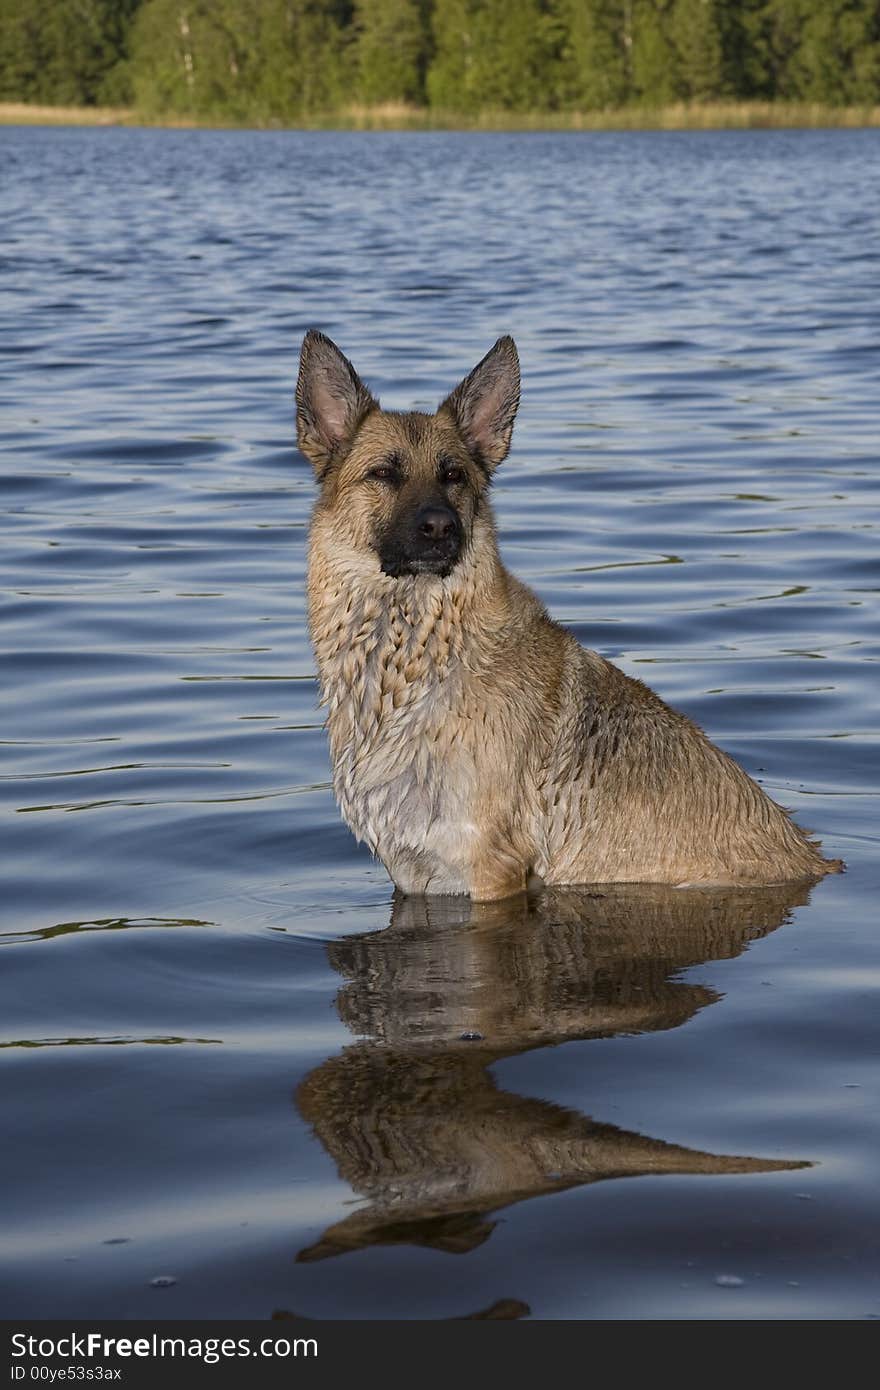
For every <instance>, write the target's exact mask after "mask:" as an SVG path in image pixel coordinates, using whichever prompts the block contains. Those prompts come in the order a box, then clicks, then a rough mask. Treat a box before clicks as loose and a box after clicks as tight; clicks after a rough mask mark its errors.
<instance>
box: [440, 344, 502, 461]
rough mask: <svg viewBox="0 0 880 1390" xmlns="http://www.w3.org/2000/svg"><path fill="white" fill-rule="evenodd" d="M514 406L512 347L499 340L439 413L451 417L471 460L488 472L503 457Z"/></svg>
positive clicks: (446, 401) (445, 402)
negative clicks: (472, 457) (472, 458)
mask: <svg viewBox="0 0 880 1390" xmlns="http://www.w3.org/2000/svg"><path fill="white" fill-rule="evenodd" d="M518 405H519V357H518V355H517V351H516V343H515V342H514V341H513V339H512V338H499V339H498V342H497V343H496V344H495V346H494V347H493V348H491V349H490V350H489V351H488V352H487V353H486V356H485V357H484V358H483V360H482V362H478V363H477V365H476V367H474V370H473V371H472V372H471V373H470V375H469V376H466V377H465V379H464V381H463V382H461V384H460V385H459V386H456V388H455V390H454V391H453V392H452V395H451V396H447V397H446V400H445V401H444V402H443V404H442V405H441V407H440V410H441V411H444V410H445V411H448V412H449V413H450V414H451V415H452V417H453V419H454V420H455V423H456V425H457V426H458V429H459V432H460V434H461V435H462V438H463V439H464V442H465V443H466V444H467V446H468V448H469V449H470V451H471V453H472V454H473V456H474V458H475V459H476V460H477V462H478V463H481V464H483V465H484V467H486V468H488V469H490V470H491V469H493V468H497V467H498V465H499V463H501V462H502V460H503V459H505V458H506V457H507V452H508V450H509V448H510V437H511V435H512V434H513V422H514V419H515V417H516V411H517V407H518Z"/></svg>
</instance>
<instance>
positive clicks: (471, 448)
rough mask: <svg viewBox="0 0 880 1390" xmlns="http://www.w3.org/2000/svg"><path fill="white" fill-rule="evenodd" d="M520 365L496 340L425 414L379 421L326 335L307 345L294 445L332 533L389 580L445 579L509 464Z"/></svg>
mask: <svg viewBox="0 0 880 1390" xmlns="http://www.w3.org/2000/svg"><path fill="white" fill-rule="evenodd" d="M518 404H519V359H518V358H517V353H516V346H515V344H514V341H513V339H512V338H499V339H498V342H497V343H496V344H495V346H494V347H493V348H492V350H491V351H490V352H488V353H487V354H486V356H485V357H484V358H483V360H482V362H480V363H478V364H477V366H476V367H474V369H473V371H472V372H471V373H470V375H469V376H466V377H465V379H464V380H463V381H462V382H461V383H460V385H458V386H457V387H456V388H455V390H454V391H453V392H452V394H451V395H449V396H447V398H446V399H445V400H444V401H443V403H442V404H441V405H440V406H439V408H438V409H437V411H436V413H435V414H433V415H427V414H422V413H420V412H417V411H412V412H409V413H406V414H400V413H397V412H395V411H386V410H382V409H381V407H380V405H379V402H378V401H377V400H375V399H374V397H373V396H372V395H371V394H370V392H369V391H368V390H367V388H366V386H364V384H363V382H362V381H361V379H360V377H359V376H358V374H357V372H356V371H355V369H354V367H353V366H352V365H351V363H350V362H349V360H348V358H347V357H344V356H343V355H342V353H341V352H340V351H339V349H338V348H337V347H336V345H335V343H332V342H331V341H330V339H329V338H326V337H325V336H324V334H323V333H317V332H315V331H312V332H309V333H307V334H306V336H305V340H304V342H303V345H302V354H301V356H300V366H299V380H298V381H297V386H296V405H297V418H296V427H297V442H298V444H299V447H300V449H301V450H302V452H303V453H304V454H305V455H306V457H307V458H308V459H309V460H310V462H311V463H312V465H313V467H314V469H315V472H316V474H317V477H318V481H319V482H320V484H321V487H322V503H323V504H324V505H325V506H326V507H327V508H332V510H333V514H334V526H335V534H336V535H337V536H340V537H342V535H344V537H345V541H346V543H347V544H349V545H350V546H351V547H353V548H354V549H356V550H358V551H361V552H367V551H369V552H372V553H373V554H374V555H375V558H376V561H377V563H378V565H379V567H380V569H381V570H382V572H383V573H384V574H386V575H390V576H392V577H395V578H396V577H398V576H400V575H414V574H429V575H440V576H445V575H449V574H451V573H452V571H453V570H454V569H455V566H456V565H457V564H458V563H459V561H460V560H461V559H462V558H463V557H464V556H465V555H466V554H467V552H468V549H469V547H470V544H471V538H472V535H473V528H474V522H475V519H476V517H477V515H478V513H479V508H480V503H481V500H482V497H483V495H484V493H485V491H486V488H487V487H488V484H489V480H490V478H491V475H492V472H493V470H494V469H495V468H497V466H498V464H499V463H501V461H502V459H504V458H505V457H506V455H507V451H508V449H509V448H510V437H511V434H512V433H513V421H514V416H515V415H516V409H517V406H518Z"/></svg>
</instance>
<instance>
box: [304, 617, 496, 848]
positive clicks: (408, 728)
mask: <svg viewBox="0 0 880 1390" xmlns="http://www.w3.org/2000/svg"><path fill="white" fill-rule="evenodd" d="M429 616H430V617H431V618H433V621H429V620H426V619H422V620H421V621H420V622H418V623H414V622H411V621H408V620H407V619H406V616H405V615H403V614H390V615H388V617H387V619H386V620H385V621H384V622H381V623H375V624H374V625H373V627H372V629H367V630H365V628H364V625H362V628H361V630H360V634H359V635H358V634H355V635H354V638H353V640H351V641H349V643H348V644H340V646H339V648H338V650H337V651H336V652H335V653H333V654H330V656H329V659H326V660H325V661H323V662H321V654H320V651H319V663H320V664H321V668H322V669H321V675H322V685H323V688H324V698H325V700H326V703H327V705H328V708H329V714H328V729H329V734H330V745H331V753H332V758H333V768H334V789H335V792H336V795H337V798H338V800H339V803H340V807H341V809H342V813H343V815H344V816H345V819H346V820H347V821H348V823H349V825H350V826H351V828H352V830H353V831H354V832H355V834H356V835H358V837H359V838H361V839H363V840H365V841H366V843H367V844H368V845H369V846H370V848H371V849H372V850H373V851H374V853H378V854H380V855H381V856H382V857H383V858H386V856H387V854H388V853H389V852H391V851H392V850H393V848H394V847H400V846H413V847H416V846H418V847H419V848H420V850H421V851H422V852H423V853H424V852H428V853H433V854H436V855H438V856H439V857H441V858H442V859H444V860H448V859H450V858H456V857H458V853H459V850H460V849H461V843H462V841H463V840H466V839H467V838H468V835H469V830H470V824H469V821H470V805H471V801H472V798H473V791H474V785H475V779H476V764H477V756H476V748H475V730H474V728H473V724H472V720H471V719H470V718H469V717H468V713H467V712H466V702H465V700H464V692H463V679H464V674H465V668H464V665H463V662H462V652H461V649H460V643H459V642H458V641H457V634H456V633H455V632H454V631H453V625H452V623H451V622H450V615H449V614H446V613H444V612H443V611H442V610H441V611H440V612H439V613H436V614H433V615H429Z"/></svg>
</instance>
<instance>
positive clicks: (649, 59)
mask: <svg viewBox="0 0 880 1390" xmlns="http://www.w3.org/2000/svg"><path fill="white" fill-rule="evenodd" d="M672 9H673V0H633V4H632V19H631V27H630V31H629V39H628V44H629V47H630V55H631V56H630V72H631V80H632V96H633V97H634V98H635V100H637V101H638V102H640V103H642V104H644V105H647V106H663V105H664V104H665V103H667V102H670V101H675V100H676V99H677V98H679V97H681V96H682V95H684V84H683V82H682V79H681V74H680V70H679V62H678V55H677V53H676V50H675V45H674V44H673V41H672Z"/></svg>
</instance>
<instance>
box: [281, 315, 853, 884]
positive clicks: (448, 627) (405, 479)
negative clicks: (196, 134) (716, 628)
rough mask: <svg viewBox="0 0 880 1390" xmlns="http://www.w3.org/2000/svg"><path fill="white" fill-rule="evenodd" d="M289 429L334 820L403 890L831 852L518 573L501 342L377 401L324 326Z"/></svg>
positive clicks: (803, 863) (514, 375)
mask: <svg viewBox="0 0 880 1390" xmlns="http://www.w3.org/2000/svg"><path fill="white" fill-rule="evenodd" d="M296 402H297V440H298V443H299V447H300V449H301V450H302V452H303V453H304V454H305V455H306V457H307V458H308V459H309V460H310V462H311V463H312V465H313V467H314V469H315V473H316V476H317V479H318V483H319V484H320V494H319V497H318V500H317V503H316V506H315V510H314V514H313V517H312V523H311V530H310V536H309V567H308V605H309V624H310V629H311V635H312V641H313V643H314V648H315V653H316V656H317V662H318V671H319V675H320V682H321V691H322V698H323V702H324V703H325V704H326V706H327V709H328V718H327V725H328V730H329V735H330V750H331V756H332V761H333V782H334V788H335V791H336V796H337V798H338V800H339V804H340V807H341V809H342V814H343V816H344V817H345V819H346V821H347V822H348V824H349V826H350V827H351V829H352V830H353V832H354V834H355V835H356V836H357V837H358V838H359V839H360V840H364V841H365V842H366V843H367V845H369V847H370V849H371V850H372V852H373V853H374V854H375V855H377V856H378V857H379V858H380V859H381V860H382V863H383V864H384V865H385V867H386V869H387V870H388V873H389V874H390V875H391V877H392V879H393V880H394V883H395V884H396V886H397V888H398V889H400V890H401V891H402V892H404V893H409V894H423V893H426V894H440V893H443V894H445V893H454V894H470V896H471V897H472V898H473V899H475V900H478V901H487V900H491V899H497V898H504V897H508V896H510V895H512V894H516V893H521V892H522V891H524V890H525V888H526V886H527V885H528V884H529V883H531V882H534V881H535V880H539V881H542V882H543V883H545V884H548V885H549V884H557V885H561V884H583V883H611V882H615V883H618V882H634V883H638V882H655V883H671V884H679V885H681V886H687V885H692V884H701V885H710V884H718V885H730V884H767V883H781V882H786V881H792V880H798V879H805V880H806V879H816V878H819V877H821V876H822V875H823V874H826V873H830V872H836V871H838V870H839V869H840V868H841V867H842V866H841V864H840V861H837V860H828V859H825V858H823V856H822V855H821V853H820V851H819V848H818V846H817V845H816V844H815V843H814V842H813V841H811V840H809V839H808V838H807V836H806V835H805V834H804V833H803V832H802V831H801V830H800V829H799V828H798V827H797V826H796V825H795V824H794V823H793V821H791V820H790V818H789V816H788V815H787V814H786V812H785V811H783V810H782V809H781V807H779V806H777V805H776V803H775V802H773V801H771V800H770V798H769V797H768V796H767V795H766V794H765V792H763V791H762V789H761V788H760V787H759V786H758V785H757V784H756V783H755V782H753V781H752V780H751V778H750V777H748V776H747V775H746V773H745V772H743V770H742V768H740V767H739V766H738V764H737V763H735V762H734V761H733V759H732V758H730V757H728V755H727V754H726V753H723V752H722V751H721V750H720V749H719V748H716V747H715V745H714V744H712V743H710V741H709V740H708V739H707V738H706V736H705V734H704V733H703V732H702V730H700V729H699V728H698V727H697V726H696V725H695V724H694V723H692V722H691V720H689V719H687V718H686V717H685V716H684V715H682V714H678V713H677V712H676V711H675V710H672V709H670V708H669V707H668V705H665V704H664V703H663V701H662V700H661V699H660V698H659V697H658V696H657V695H655V694H654V693H653V691H652V690H649V689H648V687H647V686H645V685H643V684H642V683H641V682H640V681H637V680H633V679H632V678H631V677H629V676H626V675H624V674H623V672H622V671H619V670H618V669H617V667H615V666H613V665H612V664H611V663H610V662H609V661H605V660H604V658H602V657H601V656H599V655H597V653H596V652H593V651H589V650H587V649H585V648H583V647H581V646H580V645H579V644H578V642H577V641H576V640H575V639H574V637H572V635H571V634H570V633H568V632H566V631H565V629H564V628H562V627H560V626H559V625H558V624H557V623H555V622H553V620H552V619H551V618H550V617H549V616H548V614H547V612H546V610H545V608H544V607H543V605H542V604H541V602H540V601H539V600H538V598H537V597H536V596H535V595H534V594H533V593H532V592H531V590H530V589H528V588H526V587H525V586H524V585H523V584H521V583H520V582H519V580H517V579H516V578H514V576H513V575H512V574H510V573H509V571H508V570H507V569H505V567H504V565H503V564H502V562H501V558H500V556H499V554H498V546H497V540H496V534H495V525H494V520H493V517H492V510H491V507H490V504H489V484H490V481H491V478H492V474H493V472H494V470H495V469H496V468H497V467H498V465H499V464H500V463H501V462H502V461H503V460H504V458H505V457H506V455H507V452H508V450H509V448H510V440H511V435H512V432H513V422H514V417H515V415H516V410H517V406H518V404H519V361H518V358H517V352H516V347H515V345H514V342H513V339H512V338H499V340H498V342H497V343H496V344H495V346H494V347H493V348H492V350H491V351H490V352H489V353H487V354H486V356H485V357H484V358H483V360H482V361H481V362H480V363H479V364H478V365H477V366H476V367H475V368H474V370H473V371H472V372H471V373H470V375H469V376H467V377H465V379H464V380H463V381H462V382H461V384H460V385H459V386H457V387H456V389H455V390H454V391H453V392H452V394H451V395H449V396H448V397H447V398H446V400H444V401H443V403H442V404H441V405H440V407H439V408H438V410H437V411H436V413H435V414H433V415H429V414H423V413H421V412H417V411H411V412H408V413H398V412H392V411H385V410H382V409H381V407H380V405H379V403H378V401H377V400H375V399H374V397H373V396H372V395H371V394H370V392H369V390H368V389H367V387H366V386H365V385H364V384H363V382H362V381H361V379H360V377H359V376H358V375H357V372H356V371H355V370H354V367H353V366H352V365H351V363H350V362H349V361H348V359H347V358H346V357H344V356H343V354H342V353H341V352H340V351H339V349H338V348H337V347H336V346H335V344H334V343H332V342H331V341H330V339H329V338H326V337H325V336H324V335H323V334H322V333H317V332H310V333H308V334H307V335H306V337H305V340H304V342H303V346H302V354H301V359H300V370H299V380H298V382H297V388H296Z"/></svg>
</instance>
